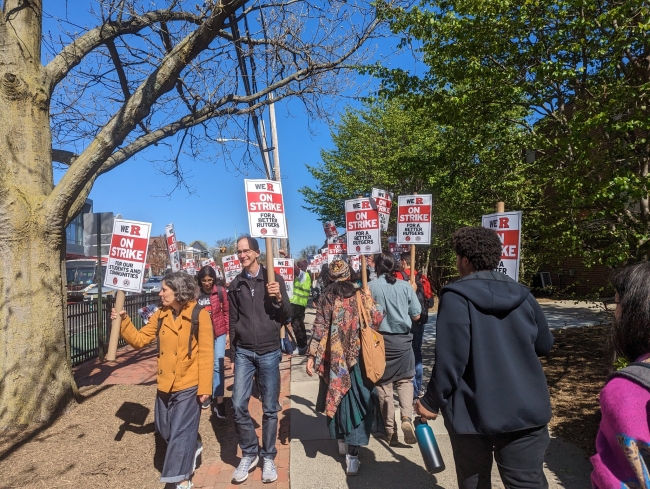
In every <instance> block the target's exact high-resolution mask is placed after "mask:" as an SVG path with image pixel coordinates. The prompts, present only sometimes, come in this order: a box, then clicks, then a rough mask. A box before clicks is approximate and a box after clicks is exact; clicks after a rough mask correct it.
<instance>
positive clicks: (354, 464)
mask: <svg viewBox="0 0 650 489" xmlns="http://www.w3.org/2000/svg"><path fill="white" fill-rule="evenodd" d="M345 465H346V470H345V473H346V474H348V475H357V474H358V473H359V465H361V462H359V457H358V456H357V457H355V456H353V455H346V456H345Z"/></svg>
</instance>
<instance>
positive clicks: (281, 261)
mask: <svg viewBox="0 0 650 489" xmlns="http://www.w3.org/2000/svg"><path fill="white" fill-rule="evenodd" d="M273 269H274V270H275V273H276V274H277V275H280V276H281V277H282V278H283V279H284V285H285V287H286V288H287V295H288V296H289V299H291V298H293V258H273Z"/></svg>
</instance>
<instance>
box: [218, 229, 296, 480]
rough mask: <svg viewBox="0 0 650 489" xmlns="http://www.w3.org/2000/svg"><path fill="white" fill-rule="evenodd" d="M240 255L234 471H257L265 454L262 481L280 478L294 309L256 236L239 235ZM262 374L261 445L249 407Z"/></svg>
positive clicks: (233, 297)
mask: <svg viewBox="0 0 650 489" xmlns="http://www.w3.org/2000/svg"><path fill="white" fill-rule="evenodd" d="M237 256H239V259H240V261H241V264H242V268H243V270H242V272H241V273H240V274H239V275H237V276H236V277H235V279H234V280H233V281H232V282H231V283H230V287H229V289H228V303H229V305H230V307H229V313H230V314H229V316H230V345H231V350H234V355H235V380H234V384H233V391H232V405H233V409H234V410H235V415H234V419H235V429H236V431H237V436H238V438H239V446H240V447H241V451H242V458H241V460H240V463H239V466H238V467H237V469H236V470H235V472H234V474H233V477H232V479H233V481H234V482H237V483H241V482H244V481H245V480H246V479H247V478H248V473H249V472H250V471H251V470H255V467H256V466H257V464H258V462H259V457H260V456H261V457H262V460H263V467H262V481H263V482H273V481H275V480H276V479H277V478H278V474H277V470H276V468H275V463H274V459H275V455H276V454H277V449H276V448H275V442H276V439H277V433H278V411H279V410H280V409H281V407H280V402H279V399H280V360H281V359H282V351H281V350H280V326H281V325H282V324H284V323H285V322H286V319H287V317H288V316H289V314H290V311H291V303H290V302H289V297H288V296H287V289H286V287H285V285H284V280H282V277H281V276H280V275H276V276H275V280H276V281H275V282H273V283H269V281H268V277H267V273H266V268H264V267H263V266H261V265H260V264H259V261H258V258H259V256H260V247H259V244H258V243H257V240H256V239H255V238H251V237H250V236H242V237H240V238H239V239H238V240H237ZM254 375H256V376H257V381H258V387H259V390H260V399H261V401H262V412H263V414H264V416H263V418H262V447H261V450H260V447H259V440H258V438H257V434H256V433H255V425H254V424H253V420H252V419H251V416H250V413H249V412H248V402H249V400H250V397H251V394H252V390H253V376H254Z"/></svg>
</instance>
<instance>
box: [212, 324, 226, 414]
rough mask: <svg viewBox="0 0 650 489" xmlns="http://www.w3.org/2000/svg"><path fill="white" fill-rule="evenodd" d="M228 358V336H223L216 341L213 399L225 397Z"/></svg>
mask: <svg viewBox="0 0 650 489" xmlns="http://www.w3.org/2000/svg"><path fill="white" fill-rule="evenodd" d="M225 356H226V335H225V334H222V335H221V336H217V337H216V338H215V339H214V371H213V373H212V399H214V401H215V402H216V399H217V397H223V390H224V389H223V388H224V385H223V383H224V380H223V377H224V371H223V369H224V363H223V359H224V357H225Z"/></svg>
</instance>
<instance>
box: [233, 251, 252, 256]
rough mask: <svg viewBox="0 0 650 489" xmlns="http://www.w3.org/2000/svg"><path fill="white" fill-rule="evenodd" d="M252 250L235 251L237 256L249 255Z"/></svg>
mask: <svg viewBox="0 0 650 489" xmlns="http://www.w3.org/2000/svg"><path fill="white" fill-rule="evenodd" d="M251 251H253V250H237V254H238V255H250V253H251Z"/></svg>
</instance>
